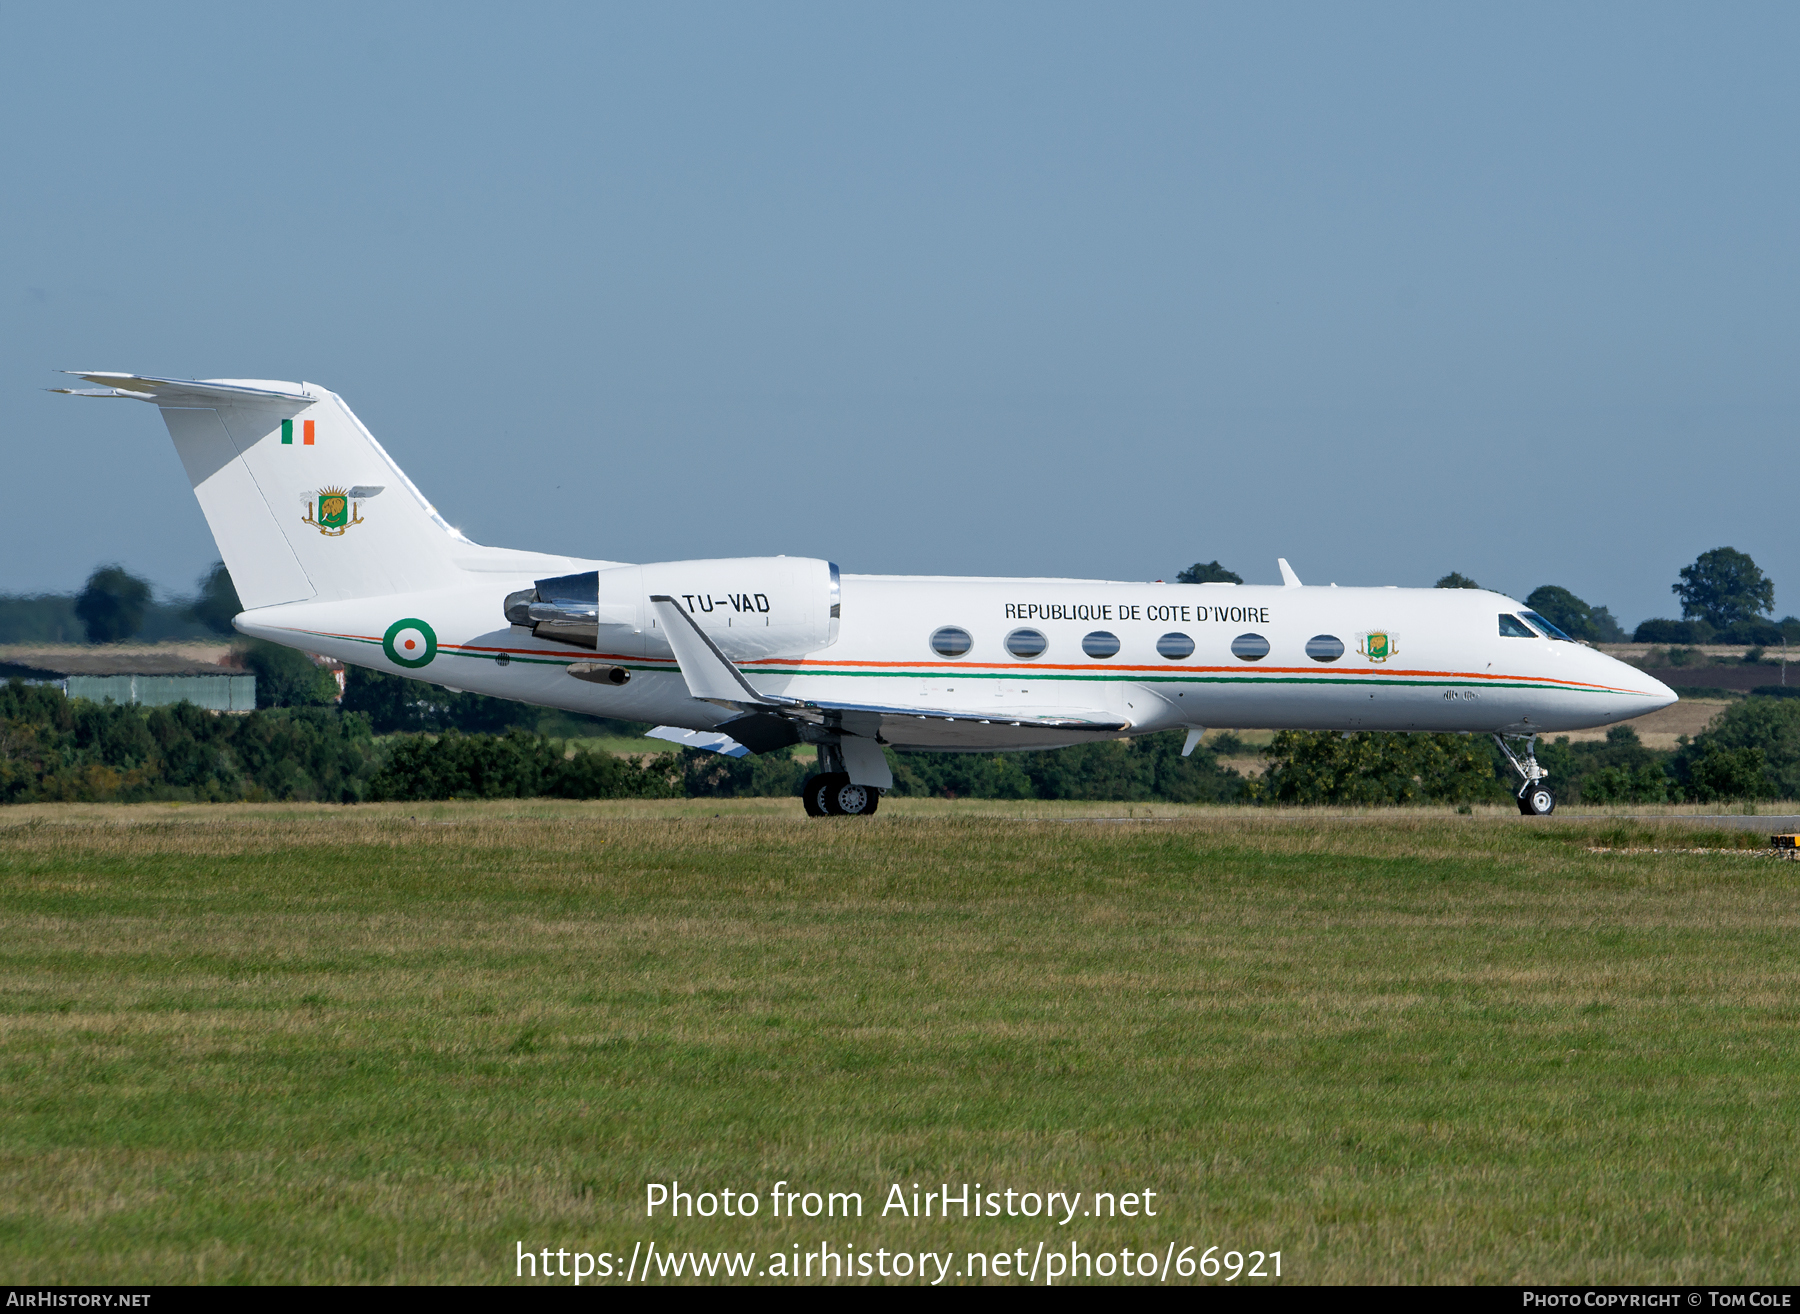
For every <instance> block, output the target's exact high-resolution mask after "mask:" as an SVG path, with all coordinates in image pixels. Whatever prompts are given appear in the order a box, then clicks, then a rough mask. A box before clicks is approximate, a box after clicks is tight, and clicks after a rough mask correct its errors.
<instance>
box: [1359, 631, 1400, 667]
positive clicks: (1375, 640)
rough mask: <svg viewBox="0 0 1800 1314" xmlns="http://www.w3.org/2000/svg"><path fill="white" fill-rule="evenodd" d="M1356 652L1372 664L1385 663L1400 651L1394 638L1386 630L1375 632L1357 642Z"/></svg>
mask: <svg viewBox="0 0 1800 1314" xmlns="http://www.w3.org/2000/svg"><path fill="white" fill-rule="evenodd" d="M1356 651H1357V652H1359V653H1361V654H1362V655H1363V656H1364V657H1367V658H1368V659H1369V660H1370V661H1372V662H1385V661H1386V660H1387V659H1388V658H1390V657H1392V656H1394V655H1395V654H1396V653H1398V652H1399V651H1400V648H1399V645H1398V644H1396V643H1395V642H1394V636H1393V635H1391V634H1389V633H1388V632H1387V631H1386V630H1375V631H1373V632H1371V633H1369V634H1365V635H1363V636H1362V638H1361V639H1360V640H1359V641H1358V642H1357V645H1356Z"/></svg>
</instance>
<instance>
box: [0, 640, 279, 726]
mask: <svg viewBox="0 0 1800 1314" xmlns="http://www.w3.org/2000/svg"><path fill="white" fill-rule="evenodd" d="M6 680H23V681H25V683H27V684H41V685H54V686H55V687H56V688H58V689H61V690H62V691H63V693H65V694H67V695H68V696H69V697H70V698H87V699H91V700H92V701H94V702H96V703H103V702H105V701H106V700H107V699H109V698H110V699H111V700H112V701H113V702H115V703H142V704H144V705H145V706H148V707H161V706H165V705H167V704H169V703H180V702H188V703H192V704H194V705H195V706H196V707H204V708H207V709H209V710H211V711H215V712H249V711H254V710H255V709H256V677H255V676H254V675H252V674H251V673H250V672H248V671H242V670H234V669H232V668H230V667H224V666H217V665H209V664H207V663H205V662H197V661H192V660H190V659H188V658H185V657H182V656H180V655H178V654H174V653H142V652H137V653H127V652H107V651H105V650H104V649H100V650H96V651H92V652H47V651H46V652H16V651H15V652H14V653H12V654H11V655H9V656H7V657H5V658H0V682H3V681H6Z"/></svg>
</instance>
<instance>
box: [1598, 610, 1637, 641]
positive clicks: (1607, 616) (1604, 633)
mask: <svg viewBox="0 0 1800 1314" xmlns="http://www.w3.org/2000/svg"><path fill="white" fill-rule="evenodd" d="M1589 618H1590V619H1591V620H1592V621H1593V622H1594V642H1595V643H1629V642H1631V635H1629V634H1627V633H1626V632H1625V627H1624V626H1623V625H1621V624H1619V622H1618V619H1617V618H1616V617H1614V615H1613V614H1612V611H1611V609H1610V608H1607V607H1595V608H1594V610H1593V611H1592V612H1590V613H1589Z"/></svg>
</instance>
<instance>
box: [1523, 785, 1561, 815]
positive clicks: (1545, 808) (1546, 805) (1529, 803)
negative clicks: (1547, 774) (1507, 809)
mask: <svg viewBox="0 0 1800 1314" xmlns="http://www.w3.org/2000/svg"><path fill="white" fill-rule="evenodd" d="M1519 811H1521V812H1523V813H1524V814H1525V815H1526V816H1528V817H1547V816H1549V815H1550V814H1551V813H1552V812H1554V811H1556V795H1554V794H1552V793H1551V792H1550V791H1549V790H1548V789H1546V788H1545V787H1544V786H1543V785H1533V786H1531V788H1529V789H1527V790H1526V791H1525V792H1524V793H1523V794H1521V795H1519Z"/></svg>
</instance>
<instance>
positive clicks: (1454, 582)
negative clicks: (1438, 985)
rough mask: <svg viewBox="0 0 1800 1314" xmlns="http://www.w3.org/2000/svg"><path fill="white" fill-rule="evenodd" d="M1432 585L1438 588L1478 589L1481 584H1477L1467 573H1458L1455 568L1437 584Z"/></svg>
mask: <svg viewBox="0 0 1800 1314" xmlns="http://www.w3.org/2000/svg"><path fill="white" fill-rule="evenodd" d="M1432 587H1433V588H1437V589H1478V588H1480V587H1481V585H1479V584H1477V583H1476V582H1475V581H1474V580H1472V579H1470V578H1469V577H1468V576H1467V575H1461V574H1458V573H1457V572H1456V571H1454V570H1453V571H1451V572H1450V573H1449V574H1448V575H1446V576H1444V577H1443V578H1442V579H1440V580H1439V581H1438V582H1437V583H1436V584H1433V585H1432Z"/></svg>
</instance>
